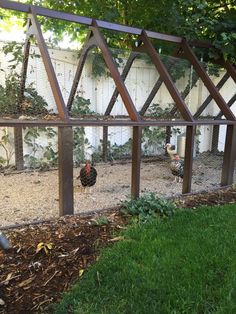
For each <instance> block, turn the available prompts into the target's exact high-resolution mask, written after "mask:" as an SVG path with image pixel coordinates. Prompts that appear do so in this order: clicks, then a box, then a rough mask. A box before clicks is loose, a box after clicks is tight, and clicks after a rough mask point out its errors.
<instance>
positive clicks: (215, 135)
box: [211, 125, 220, 154]
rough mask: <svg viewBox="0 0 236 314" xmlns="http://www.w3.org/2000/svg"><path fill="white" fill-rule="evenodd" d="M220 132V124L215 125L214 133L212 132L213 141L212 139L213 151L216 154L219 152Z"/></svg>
mask: <svg viewBox="0 0 236 314" xmlns="http://www.w3.org/2000/svg"><path fill="white" fill-rule="evenodd" d="M219 132H220V126H219V125H213V134H212V141H211V151H212V153H213V154H216V153H217V152H218V142H219Z"/></svg>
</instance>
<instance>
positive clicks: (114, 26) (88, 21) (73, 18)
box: [0, 0, 211, 47]
mask: <svg viewBox="0 0 236 314" xmlns="http://www.w3.org/2000/svg"><path fill="white" fill-rule="evenodd" d="M0 7H1V8H4V9H9V10H14V11H19V12H25V13H30V8H33V10H34V12H35V13H36V14H37V15H41V16H45V17H49V18H54V19H60V20H64V21H69V22H74V23H80V24H84V25H88V26H91V25H92V23H93V19H92V18H89V17H85V16H80V15H75V14H71V13H65V12H61V11H55V10H51V9H47V8H43V7H38V6H32V5H29V4H25V3H19V2H16V1H8V0H0ZM96 23H97V26H98V27H101V28H105V29H109V30H113V31H116V32H122V33H129V34H134V35H141V33H142V31H143V30H142V29H140V28H137V27H131V26H126V25H122V24H118V23H111V22H107V21H102V20H96ZM146 34H147V36H148V37H150V38H153V39H159V40H164V41H168V42H173V43H177V44H181V42H182V40H183V39H182V37H179V36H174V35H167V34H163V33H158V32H154V31H148V30H147V31H146ZM194 45H195V46H198V47H206V46H207V47H211V44H210V43H209V42H207V41H201V40H194Z"/></svg>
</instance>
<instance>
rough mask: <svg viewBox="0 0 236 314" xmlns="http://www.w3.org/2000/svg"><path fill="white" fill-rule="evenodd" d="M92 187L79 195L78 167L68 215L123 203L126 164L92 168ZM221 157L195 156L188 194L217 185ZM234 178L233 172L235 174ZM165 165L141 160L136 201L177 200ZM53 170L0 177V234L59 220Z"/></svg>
mask: <svg viewBox="0 0 236 314" xmlns="http://www.w3.org/2000/svg"><path fill="white" fill-rule="evenodd" d="M96 169H97V172H98V177H97V182H96V185H95V186H93V187H92V188H91V189H90V191H89V193H84V191H83V190H82V189H81V187H80V186H79V185H80V181H79V180H78V179H77V177H78V176H79V171H80V167H78V168H75V169H74V211H75V213H76V214H78V213H81V212H88V211H94V210H99V209H107V208H112V207H114V206H117V205H119V204H120V202H121V201H123V200H125V199H127V197H129V195H130V191H131V188H130V186H131V162H130V161H127V160H124V161H123V162H122V163H120V162H119V163H107V164H102V163H101V164H96ZM221 169H222V156H216V155H214V156H212V155H210V154H208V153H204V154H201V155H200V156H198V158H196V159H195V160H194V164H193V180H192V192H199V191H201V190H205V191H208V190H212V189H213V188H215V187H219V183H220V181H221ZM235 174H236V171H235ZM173 179H174V177H173V175H172V174H171V171H170V165H169V159H168V158H167V159H164V158H163V159H162V158H159V159H157V158H156V160H155V159H154V160H153V159H150V160H149V159H148V160H143V161H142V163H141V180H140V191H141V195H142V194H145V193H149V192H154V193H155V194H158V195H164V196H168V197H169V196H173V195H177V194H180V193H181V191H182V184H181V183H176V182H174V180H173ZM58 191H59V188H58V170H50V171H38V170H35V171H24V172H17V171H4V172H0V195H1V201H0V229H1V228H2V227H6V226H9V225H14V224H22V223H26V222H32V221H40V220H45V219H52V218H55V217H58V216H59V195H58V194H59V193H58Z"/></svg>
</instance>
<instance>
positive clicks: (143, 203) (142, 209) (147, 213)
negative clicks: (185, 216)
mask: <svg viewBox="0 0 236 314" xmlns="http://www.w3.org/2000/svg"><path fill="white" fill-rule="evenodd" d="M175 209H176V205H175V204H174V203H173V202H172V201H170V200H167V199H165V198H161V197H158V196H156V195H155V193H150V194H146V195H144V196H142V197H140V198H138V199H130V200H126V201H124V202H123V203H122V208H121V211H122V213H124V214H126V215H132V216H134V217H136V219H137V220H138V221H139V222H142V223H144V222H147V221H150V220H151V219H153V218H156V217H158V216H159V217H169V216H172V215H173V214H174V212H175Z"/></svg>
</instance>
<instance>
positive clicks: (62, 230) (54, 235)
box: [0, 188, 236, 314]
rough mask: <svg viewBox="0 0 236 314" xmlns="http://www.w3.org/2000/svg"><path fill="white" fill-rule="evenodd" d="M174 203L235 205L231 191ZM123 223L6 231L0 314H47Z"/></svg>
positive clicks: (66, 221)
mask: <svg viewBox="0 0 236 314" xmlns="http://www.w3.org/2000/svg"><path fill="white" fill-rule="evenodd" d="M175 202H176V203H177V204H178V205H179V206H181V207H197V206H198V205H201V204H207V205H216V204H225V203H233V204H236V190H235V189H233V188H225V189H222V190H215V191H212V192H210V193H201V194H196V195H188V196H182V197H178V198H177V199H175ZM235 206H236V205H235ZM126 224H127V218H125V217H124V216H122V214H121V213H120V212H119V210H118V209H113V210H109V211H103V212H99V213H93V214H88V215H80V216H79V215H76V216H67V217H63V218H60V219H54V220H52V221H51V222H47V223H41V224H30V225H28V226H24V227H23V226H21V227H18V228H14V229H8V230H6V231H5V234H6V235H7V237H8V239H9V240H10V242H11V245H12V248H11V249H10V250H8V251H0V313H2V314H3V313H4V314H5V313H11V314H13V313H22V314H23V313H29V314H30V313H52V310H50V306H51V304H53V303H55V302H57V301H59V300H60V298H61V295H62V293H63V292H64V291H66V290H68V288H69V287H70V286H71V285H72V284H73V283H74V282H75V281H76V280H78V279H79V278H80V277H81V276H83V273H84V271H86V270H87V268H88V267H89V266H90V265H91V264H92V263H94V262H95V261H96V260H97V259H98V258H99V251H100V249H101V248H102V247H105V246H107V245H112V243H114V242H116V241H119V236H118V231H119V230H121V229H122V228H124V227H125V225H126ZM37 247H38V250H37Z"/></svg>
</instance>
